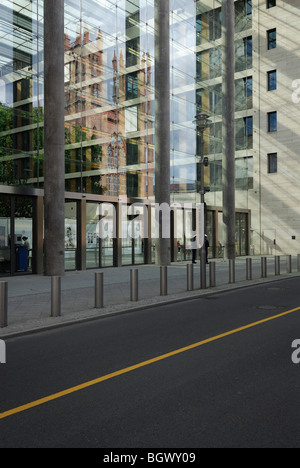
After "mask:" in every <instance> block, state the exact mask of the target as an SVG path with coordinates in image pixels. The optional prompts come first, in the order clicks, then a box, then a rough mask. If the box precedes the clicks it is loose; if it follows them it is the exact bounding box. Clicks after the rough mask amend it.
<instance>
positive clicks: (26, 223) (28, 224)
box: [14, 197, 33, 273]
mask: <svg viewBox="0 0 300 468" xmlns="http://www.w3.org/2000/svg"><path fill="white" fill-rule="evenodd" d="M14 205H15V206H14V209H15V213H14V260H15V262H14V263H15V272H30V273H32V252H33V250H32V241H33V239H32V212H33V204H32V198H29V197H15V203H14Z"/></svg>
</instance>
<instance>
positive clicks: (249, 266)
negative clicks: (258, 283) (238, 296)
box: [246, 258, 252, 281]
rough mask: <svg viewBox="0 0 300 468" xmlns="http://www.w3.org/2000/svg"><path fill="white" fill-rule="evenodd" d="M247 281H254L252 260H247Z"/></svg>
mask: <svg viewBox="0 0 300 468" xmlns="http://www.w3.org/2000/svg"><path fill="white" fill-rule="evenodd" d="M246 279H247V280H248V281H251V280H252V258H247V259H246Z"/></svg>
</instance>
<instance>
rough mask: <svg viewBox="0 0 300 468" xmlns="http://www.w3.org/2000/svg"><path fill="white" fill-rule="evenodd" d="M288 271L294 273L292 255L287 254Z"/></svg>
mask: <svg viewBox="0 0 300 468" xmlns="http://www.w3.org/2000/svg"><path fill="white" fill-rule="evenodd" d="M286 272H287V273H292V256H291V255H287V257H286Z"/></svg>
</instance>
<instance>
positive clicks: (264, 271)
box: [261, 257, 268, 278]
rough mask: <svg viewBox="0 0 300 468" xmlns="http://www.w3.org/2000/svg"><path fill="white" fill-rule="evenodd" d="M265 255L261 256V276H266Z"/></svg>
mask: <svg viewBox="0 0 300 468" xmlns="http://www.w3.org/2000/svg"><path fill="white" fill-rule="evenodd" d="M267 274H268V273H267V257H262V258H261V277H262V278H266V277H267Z"/></svg>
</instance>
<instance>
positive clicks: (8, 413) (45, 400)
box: [0, 307, 300, 419]
mask: <svg viewBox="0 0 300 468" xmlns="http://www.w3.org/2000/svg"><path fill="white" fill-rule="evenodd" d="M299 310H300V307H297V308H296V309H292V310H288V311H287V312H282V313H281V314H278V315H273V316H272V317H268V318H266V319H263V320H259V321H258V322H253V323H250V324H248V325H245V326H243V327H240V328H236V329H234V330H230V331H228V332H226V333H222V334H221V335H217V336H213V337H211V338H207V339H206V340H203V341H199V342H198V343H194V344H191V345H189V346H185V347H184V348H179V349H176V350H175V351H171V352H170V353H166V354H162V355H161V356H157V357H155V358H153V359H149V360H148V361H144V362H140V363H139V364H135V365H133V366H130V367H126V368H124V369H121V370H119V371H116V372H112V373H111V374H107V375H104V376H102V377H99V378H98V379H94V380H90V381H89V382H85V383H83V384H81V385H77V386H76V387H71V388H68V389H67V390H63V391H61V392H58V393H54V394H52V395H49V396H47V397H45V398H41V399H39V400H36V401H32V402H31V403H28V404H26V405H22V406H18V407H17V408H14V409H11V410H8V411H5V412H4V413H0V419H4V418H7V417H8V416H12V415H14V414H17V413H21V412H22V411H26V410H28V409H30V408H34V407H36V406H40V405H43V404H44V403H48V402H49V401H53V400H57V399H58V398H61V397H64V396H66V395H70V394H71V393H75V392H78V391H79V390H83V389H85V388H88V387H92V386H93V385H97V384H99V383H101V382H104V381H105V380H110V379H113V378H114V377H118V376H119V375H122V374H127V373H128V372H131V371H134V370H136V369H139V368H141V367H145V366H148V365H149V364H154V363H155V362H158V361H162V360H163V359H167V358H169V357H172V356H175V355H176V354H181V353H184V352H185V351H189V350H191V349H194V348H198V347H200V346H203V345H205V344H207V343H211V342H213V341H217V340H220V339H221V338H225V337H226V336H230V335H234V334H235V333H239V332H241V331H244V330H247V329H249V328H253V327H256V326H257V325H261V324H263V323H266V322H270V321H271V320H275V319H278V318H280V317H284V316H285V315H289V314H292V313H293V312H297V311H299Z"/></svg>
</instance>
